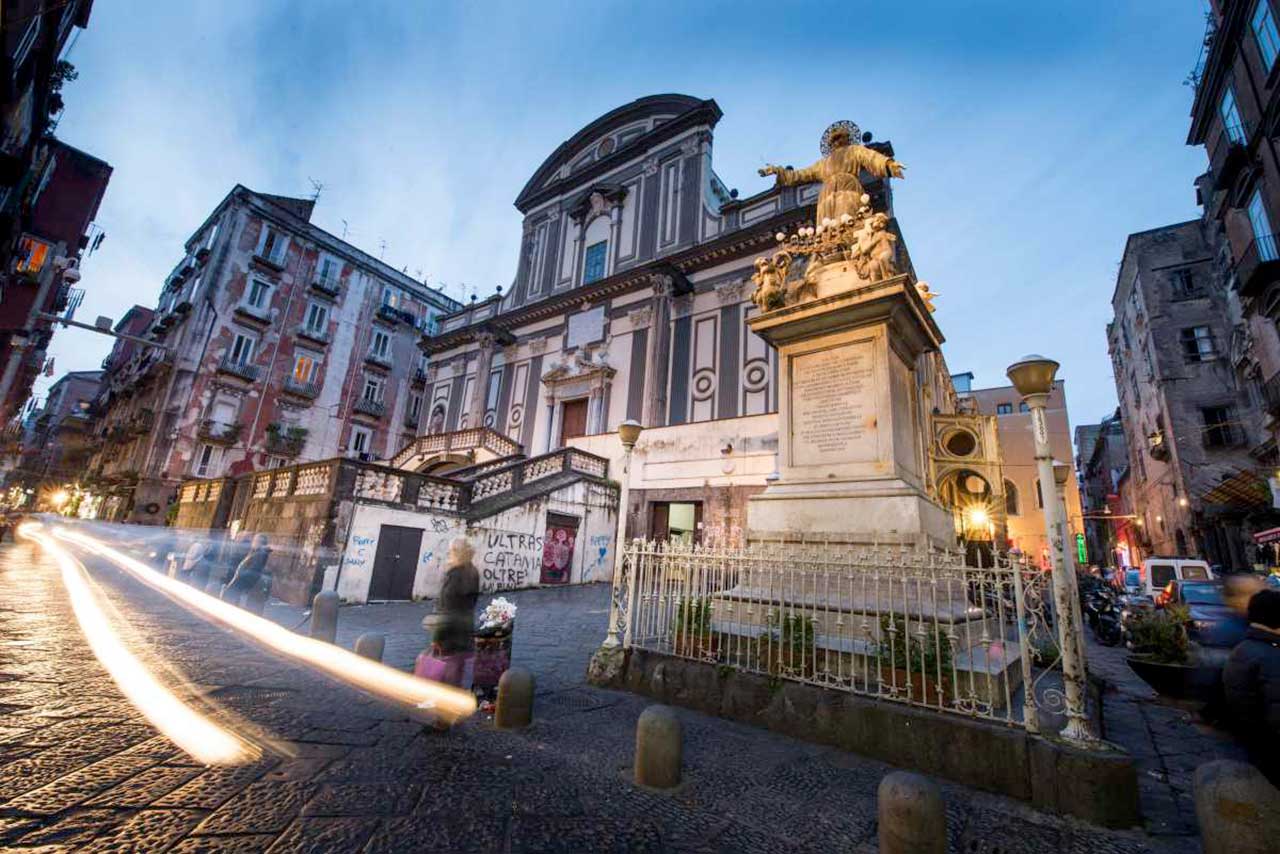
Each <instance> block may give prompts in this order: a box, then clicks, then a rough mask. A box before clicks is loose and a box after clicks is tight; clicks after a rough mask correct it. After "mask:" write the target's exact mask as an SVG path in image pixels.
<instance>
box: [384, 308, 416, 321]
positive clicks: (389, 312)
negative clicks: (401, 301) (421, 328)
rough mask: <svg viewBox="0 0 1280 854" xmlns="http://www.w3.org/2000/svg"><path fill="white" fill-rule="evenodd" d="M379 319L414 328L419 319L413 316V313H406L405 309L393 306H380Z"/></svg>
mask: <svg viewBox="0 0 1280 854" xmlns="http://www.w3.org/2000/svg"><path fill="white" fill-rule="evenodd" d="M378 317H380V318H382V319H383V320H388V321H390V322H392V323H407V324H409V325H410V326H413V325H414V323H415V322H416V321H417V318H416V317H414V316H413V313H412V312H409V311H405V310H404V309H400V308H396V307H395V306H391V305H380V306H378Z"/></svg>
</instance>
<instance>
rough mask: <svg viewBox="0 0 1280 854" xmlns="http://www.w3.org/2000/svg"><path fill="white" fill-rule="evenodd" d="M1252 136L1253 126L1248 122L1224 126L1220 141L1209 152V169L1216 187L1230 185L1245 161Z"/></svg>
mask: <svg viewBox="0 0 1280 854" xmlns="http://www.w3.org/2000/svg"><path fill="white" fill-rule="evenodd" d="M1252 136H1253V126H1252V125H1251V124H1249V123H1248V122H1241V123H1240V124H1239V125H1224V126H1223V127H1222V131H1221V132H1220V133H1219V134H1218V141H1217V143H1216V144H1215V145H1214V146H1213V151H1212V152H1210V154H1209V171H1211V172H1212V173H1213V184H1214V187H1216V188H1217V189H1219V190H1225V189H1227V188H1228V187H1229V185H1230V184H1231V181H1232V179H1233V178H1234V177H1235V175H1236V172H1238V171H1239V169H1240V167H1241V166H1242V165H1243V164H1244V162H1245V158H1246V157H1247V154H1248V145H1249V140H1250V138H1251V137H1252Z"/></svg>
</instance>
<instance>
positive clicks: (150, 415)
mask: <svg viewBox="0 0 1280 854" xmlns="http://www.w3.org/2000/svg"><path fill="white" fill-rule="evenodd" d="M155 426H156V415H155V413H154V412H152V411H151V410H150V409H141V410H139V411H138V412H137V413H135V414H134V416H133V418H131V419H129V432H130V433H133V434H134V435H135V436H145V435H146V434H147V433H150V432H151V431H152V430H153V429H155Z"/></svg>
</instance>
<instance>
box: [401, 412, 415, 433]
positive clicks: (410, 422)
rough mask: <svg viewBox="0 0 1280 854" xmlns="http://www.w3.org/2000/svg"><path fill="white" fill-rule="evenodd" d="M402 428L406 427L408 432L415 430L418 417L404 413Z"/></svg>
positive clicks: (410, 413)
mask: <svg viewBox="0 0 1280 854" xmlns="http://www.w3.org/2000/svg"><path fill="white" fill-rule="evenodd" d="M404 426H406V427H408V428H409V429H410V430H417V429H418V416H417V415H414V414H413V413H412V412H406V413H405V414H404Z"/></svg>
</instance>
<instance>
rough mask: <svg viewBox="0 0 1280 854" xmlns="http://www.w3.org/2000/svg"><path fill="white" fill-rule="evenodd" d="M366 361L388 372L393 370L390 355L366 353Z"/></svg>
mask: <svg viewBox="0 0 1280 854" xmlns="http://www.w3.org/2000/svg"><path fill="white" fill-rule="evenodd" d="M364 360H365V361H366V362H368V363H369V364H371V365H376V366H377V367H379V368H386V369H388V370H390V369H391V354H390V353H366V354H365V357H364Z"/></svg>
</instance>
